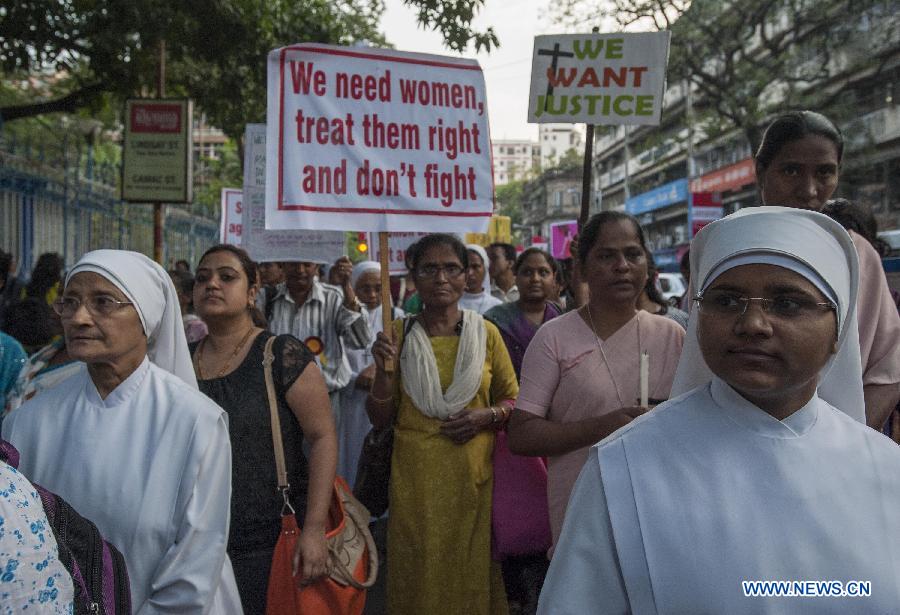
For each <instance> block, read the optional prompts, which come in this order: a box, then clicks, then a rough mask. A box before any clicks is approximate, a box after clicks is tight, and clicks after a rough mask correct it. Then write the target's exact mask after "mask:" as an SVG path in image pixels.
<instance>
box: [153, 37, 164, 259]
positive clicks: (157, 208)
mask: <svg viewBox="0 0 900 615" xmlns="http://www.w3.org/2000/svg"><path fill="white" fill-rule="evenodd" d="M165 96H166V41H165V40H161V41H159V70H158V72H157V74H156V97H157V98H165ZM164 208H165V205H163V204H162V203H154V204H153V259H154V260H155V261H156V262H157V263H159V264H160V265H162V266H163V267H165V263H164V262H163V219H164V217H165V209H164Z"/></svg>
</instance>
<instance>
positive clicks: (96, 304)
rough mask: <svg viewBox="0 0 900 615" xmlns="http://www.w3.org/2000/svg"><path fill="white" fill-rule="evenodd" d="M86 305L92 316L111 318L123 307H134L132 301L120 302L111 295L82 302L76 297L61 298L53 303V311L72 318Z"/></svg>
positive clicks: (94, 297) (90, 298)
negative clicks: (110, 316)
mask: <svg viewBox="0 0 900 615" xmlns="http://www.w3.org/2000/svg"><path fill="white" fill-rule="evenodd" d="M81 305H84V307H86V308H87V311H88V312H89V313H90V314H91V315H92V316H109V315H110V314H112V313H113V312H115V311H116V310H118V309H119V308H121V307H122V306H123V305H134V304H133V303H132V302H131V301H119V300H118V299H114V298H113V297H110V296H109V295H94V296H93V297H89V298H88V299H87V300H85V301H82V300H81V299H76V298H75V297H60V298H59V299H57V300H56V301H54V302H53V311H54V312H56V313H57V314H59V315H60V316H62V317H63V318H70V317H71V316H72V315H73V314H75V312H77V311H78V308H79V307H80V306H81Z"/></svg>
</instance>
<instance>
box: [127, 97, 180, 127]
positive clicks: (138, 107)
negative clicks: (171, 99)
mask: <svg viewBox="0 0 900 615" xmlns="http://www.w3.org/2000/svg"><path fill="white" fill-rule="evenodd" d="M181 110H182V105H180V104H166V103H135V104H133V105H132V106H131V132H144V133H175V134H177V133H179V132H181Z"/></svg>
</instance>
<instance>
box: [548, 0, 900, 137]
mask: <svg viewBox="0 0 900 615" xmlns="http://www.w3.org/2000/svg"><path fill="white" fill-rule="evenodd" d="M898 15H900V0H693V2H691V1H690V0H564V1H563V3H562V5H561V8H560V9H559V10H558V12H557V15H556V19H557V21H559V22H561V23H564V24H565V23H569V24H571V23H574V22H575V21H580V23H581V25H580V26H579V29H581V30H585V29H586V28H589V27H590V25H591V21H592V20H593V21H595V22H600V23H602V22H603V21H604V20H606V23H609V22H610V20H612V21H613V22H614V23H616V24H617V27H618V29H622V30H631V29H651V30H652V29H655V30H671V32H672V43H671V53H670V59H669V83H677V82H679V81H682V80H688V81H690V82H691V84H692V87H693V88H694V91H695V92H696V93H698V94H699V96H697V100H698V102H699V103H700V106H699V108H698V112H699V118H700V119H701V120H706V123H707V127H706V128H707V130H706V132H707V134H715V133H716V132H722V131H727V130H730V129H733V128H735V127H737V128H740V129H741V130H743V132H744V133H745V135H746V136H747V139H748V140H749V142H750V144H751V146H755V145H756V144H757V143H758V142H759V138H760V131H761V127H762V126H763V125H764V124H765V122H766V120H767V119H768V118H769V117H770V116H771V115H772V114H773V113H775V112H778V111H781V110H784V109H790V108H798V107H808V108H816V109H822V110H828V109H829V108H830V107H832V106H833V105H835V104H836V103H837V102H838V98H839V96H840V92H841V87H840V86H841V82H840V80H835V79H834V76H835V75H836V74H841V75H846V76H853V75H857V74H859V73H861V72H862V71H863V70H865V71H873V70H874V71H878V70H880V68H881V67H882V66H883V65H884V62H885V61H886V60H887V55H886V54H883V52H885V51H886V50H890V49H891V45H890V44H889V43H890V41H891V37H894V38H896V33H897V31H898V28H900V22H898V17H897V16H898ZM860 40H864V41H865V42H866V45H865V48H862V47H861V46H859V45H855V44H854V41H860ZM893 48H894V50H896V43H894V47H893Z"/></svg>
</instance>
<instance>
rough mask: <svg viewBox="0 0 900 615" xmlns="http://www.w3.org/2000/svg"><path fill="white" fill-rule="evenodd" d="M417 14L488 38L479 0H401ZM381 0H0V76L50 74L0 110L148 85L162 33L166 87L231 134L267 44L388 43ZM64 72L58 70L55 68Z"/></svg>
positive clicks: (61, 108) (26, 112) (424, 21)
mask: <svg viewBox="0 0 900 615" xmlns="http://www.w3.org/2000/svg"><path fill="white" fill-rule="evenodd" d="M404 1H405V3H406V4H407V5H409V6H412V7H414V8H417V9H418V19H419V22H420V24H421V25H423V26H424V27H427V28H432V29H435V30H438V31H439V32H441V34H442V35H443V36H444V38H445V40H446V43H447V45H448V46H449V47H450V48H451V49H464V48H465V47H466V46H467V45H468V44H470V43H471V44H473V45H474V46H475V47H476V48H481V47H485V48H488V49H489V48H490V47H491V46H492V45H496V44H497V39H496V36H495V35H494V33H493V31H491V30H490V29H488V30H486V31H484V32H480V31H477V30H475V29H473V28H472V19H473V17H474V15H475V14H476V13H477V11H478V9H479V8H480V7H481V5H482V4H483V2H484V0H454V1H453V2H436V1H433V0H404ZM383 12H384V0H300V1H296V0H294V1H289V0H266V1H265V2H260V1H259V0H228V1H225V0H191V1H190V2H184V1H183V0H139V1H132V2H122V1H120V0H43V1H41V0H19V1H14V2H4V3H3V4H2V5H0V70H2V71H3V77H4V79H5V80H11V79H32V80H37V81H43V82H44V85H45V86H46V87H45V88H44V90H43V96H41V97H40V99H35V98H30V99H28V100H23V101H17V102H15V103H10V104H8V103H6V102H4V103H2V106H0V118H2V120H3V121H4V122H10V121H12V120H16V119H20V118H25V117H32V116H35V115H40V114H44V113H52V112H70V113H71V112H75V111H77V110H79V109H83V108H86V107H88V108H90V107H95V108H96V107H97V106H101V105H102V101H103V100H104V96H106V95H112V96H113V97H114V99H115V100H117V101H121V100H123V99H124V98H127V97H129V96H135V95H152V94H155V93H156V75H157V66H158V58H159V45H160V42H161V41H165V45H166V56H167V64H166V93H167V94H168V95H170V96H189V97H191V98H193V99H194V100H195V102H196V104H197V106H198V107H199V108H200V109H202V110H203V111H204V112H206V114H207V116H208V117H209V119H210V122H211V123H212V124H213V125H216V126H219V127H220V128H222V129H223V130H224V131H225V132H226V133H227V134H228V135H229V136H231V137H233V138H239V137H240V135H241V133H242V131H243V127H244V124H246V123H247V122H253V121H262V120H263V119H264V118H265V101H266V96H265V93H266V55H267V53H268V51H270V50H271V49H274V48H276V47H280V46H284V45H287V44H290V43H296V42H300V41H302V42H320V43H330V44H339V45H348V44H352V43H355V42H368V43H371V44H375V45H385V44H386V41H385V40H384V37H383V36H382V35H381V34H380V32H379V31H378V22H379V19H380V17H381V15H382V13H383ZM60 77H62V79H60Z"/></svg>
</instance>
